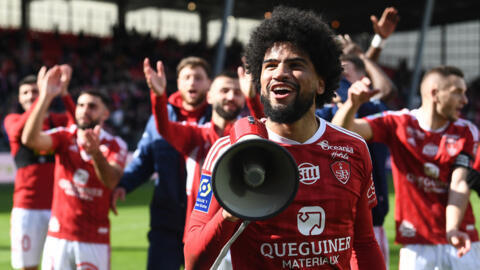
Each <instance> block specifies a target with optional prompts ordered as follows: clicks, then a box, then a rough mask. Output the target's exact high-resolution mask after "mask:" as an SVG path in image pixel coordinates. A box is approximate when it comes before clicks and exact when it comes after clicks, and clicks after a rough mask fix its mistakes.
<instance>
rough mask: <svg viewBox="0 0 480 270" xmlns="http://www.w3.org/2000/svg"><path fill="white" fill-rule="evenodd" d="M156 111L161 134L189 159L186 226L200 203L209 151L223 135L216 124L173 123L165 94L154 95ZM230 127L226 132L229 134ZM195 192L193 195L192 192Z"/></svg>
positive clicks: (187, 162)
mask: <svg viewBox="0 0 480 270" xmlns="http://www.w3.org/2000/svg"><path fill="white" fill-rule="evenodd" d="M151 99H152V111H153V115H154V117H155V121H156V124H157V130H158V133H159V134H160V135H162V137H163V138H164V139H165V140H166V141H167V142H168V143H169V144H170V145H172V146H173V147H174V148H175V149H176V150H177V151H178V152H179V153H181V154H182V155H183V156H184V157H185V161H186V162H185V164H186V165H185V166H186V170H187V183H186V192H187V211H186V220H185V224H186V225H187V224H188V221H189V217H190V213H191V212H192V209H193V206H194V204H195V200H196V195H197V194H196V191H197V190H198V187H199V185H200V172H201V168H202V165H203V162H204V160H205V157H206V156H207V153H208V150H209V149H210V147H211V146H212V144H213V143H214V142H215V141H216V140H217V139H218V138H219V136H220V135H221V134H217V132H216V130H215V127H214V125H213V123H211V122H210V123H207V124H204V125H199V124H197V123H196V122H185V121H184V122H173V121H170V120H169V119H168V114H167V102H166V97H165V95H163V96H160V97H158V96H156V95H154V94H153V93H152V95H151ZM230 127H231V126H227V128H226V129H225V131H224V133H226V132H229V130H230ZM192 191H193V192H192Z"/></svg>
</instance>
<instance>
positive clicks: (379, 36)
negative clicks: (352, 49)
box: [366, 7, 400, 62]
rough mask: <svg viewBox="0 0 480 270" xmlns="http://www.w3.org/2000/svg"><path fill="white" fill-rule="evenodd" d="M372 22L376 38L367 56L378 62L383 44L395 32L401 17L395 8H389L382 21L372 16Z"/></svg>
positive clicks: (381, 18) (384, 12)
mask: <svg viewBox="0 0 480 270" xmlns="http://www.w3.org/2000/svg"><path fill="white" fill-rule="evenodd" d="M370 20H371V21H372V27H373V32H375V36H374V38H373V40H372V44H371V45H370V47H369V48H368V50H367V53H366V55H367V57H368V58H369V59H371V60H372V61H374V62H377V61H378V58H379V57H380V53H381V52H382V47H383V43H384V42H385V40H386V39H387V38H388V37H389V36H390V35H391V34H392V33H393V32H394V31H395V28H396V27H397V24H398V21H399V20H400V17H399V16H398V11H397V10H396V9H395V8H394V7H388V8H386V9H385V10H384V11H383V13H382V17H380V20H379V19H377V17H376V16H375V15H372V16H370Z"/></svg>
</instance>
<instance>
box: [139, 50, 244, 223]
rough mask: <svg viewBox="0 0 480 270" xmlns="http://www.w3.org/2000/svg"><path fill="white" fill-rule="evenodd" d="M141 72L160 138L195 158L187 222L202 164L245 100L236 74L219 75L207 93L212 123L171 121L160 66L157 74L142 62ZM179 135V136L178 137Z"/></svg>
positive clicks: (182, 152)
mask: <svg viewBox="0 0 480 270" xmlns="http://www.w3.org/2000/svg"><path fill="white" fill-rule="evenodd" d="M144 72H145V77H146V80H147V83H148V85H149V87H150V89H151V90H152V91H151V100H152V112H153V115H154V116H155V121H156V125H157V129H158V132H159V134H160V135H162V137H163V138H164V139H165V140H166V141H167V142H169V143H170V144H171V145H172V146H173V147H174V148H175V149H176V150H177V151H178V152H179V153H181V154H183V155H184V156H189V157H191V158H192V157H195V160H194V161H195V162H194V164H193V163H192V162H190V164H191V166H192V167H193V166H194V167H195V168H194V170H192V171H193V172H194V176H193V179H192V183H191V184H190V185H188V186H190V187H191V189H192V190H193V191H194V192H193V193H192V192H191V191H190V192H187V219H186V223H185V224H188V220H189V216H190V215H189V214H190V213H191V211H192V209H193V205H194V204H195V199H196V191H197V190H198V186H199V183H200V172H201V167H202V164H203V162H204V160H205V157H206V155H207V153H208V150H209V149H210V147H211V146H212V144H213V143H214V142H215V141H216V140H217V139H218V138H220V137H221V136H224V134H228V132H229V131H230V128H231V126H232V124H233V123H234V122H235V121H236V120H237V118H238V116H239V115H240V112H241V111H242V109H243V107H244V106H245V96H244V95H243V93H242V91H241V90H240V84H239V81H238V78H237V76H236V74H232V73H222V74H220V75H218V76H217V77H215V79H214V80H213V82H212V84H211V86H210V90H209V91H208V93H207V102H208V103H209V104H211V105H212V109H213V110H212V120H211V121H210V122H209V123H207V124H203V125H198V124H195V123H178V122H174V121H170V120H169V118H168V112H167V97H166V93H165V86H166V85H165V84H166V80H165V78H166V76H165V72H164V70H163V66H162V63H161V62H160V61H159V62H157V71H156V72H155V71H154V70H153V69H152V68H151V67H150V63H149V60H148V59H145V62H144ZM179 134H181V136H179Z"/></svg>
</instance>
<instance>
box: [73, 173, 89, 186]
mask: <svg viewBox="0 0 480 270" xmlns="http://www.w3.org/2000/svg"><path fill="white" fill-rule="evenodd" d="M88 177H89V173H88V171H86V170H84V169H77V170H76V171H75V173H74V174H73V182H74V183H75V185H80V186H84V185H86V184H87V182H88Z"/></svg>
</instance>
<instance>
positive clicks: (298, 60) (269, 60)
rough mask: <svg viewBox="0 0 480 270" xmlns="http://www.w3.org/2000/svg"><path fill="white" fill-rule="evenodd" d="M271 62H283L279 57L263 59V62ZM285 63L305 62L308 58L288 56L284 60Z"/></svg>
mask: <svg viewBox="0 0 480 270" xmlns="http://www.w3.org/2000/svg"><path fill="white" fill-rule="evenodd" d="M271 62H281V61H279V60H277V59H273V58H271V59H265V60H263V64H266V63H271ZM284 62H285V63H290V62H302V63H304V64H306V63H307V60H305V58H302V57H295V58H288V59H286V60H285V61H284Z"/></svg>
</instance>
